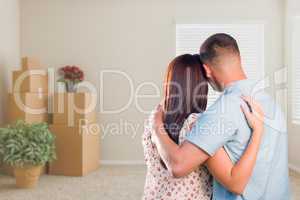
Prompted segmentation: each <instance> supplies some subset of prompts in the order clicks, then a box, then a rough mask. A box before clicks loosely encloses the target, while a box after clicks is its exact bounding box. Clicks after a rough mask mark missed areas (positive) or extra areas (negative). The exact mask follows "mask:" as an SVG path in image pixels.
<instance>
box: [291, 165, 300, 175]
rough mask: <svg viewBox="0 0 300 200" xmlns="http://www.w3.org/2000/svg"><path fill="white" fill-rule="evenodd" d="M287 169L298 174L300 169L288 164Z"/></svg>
mask: <svg viewBox="0 0 300 200" xmlns="http://www.w3.org/2000/svg"><path fill="white" fill-rule="evenodd" d="M289 168H290V169H291V170H293V171H295V172H297V173H299V174H300V167H298V166H296V165H293V164H289Z"/></svg>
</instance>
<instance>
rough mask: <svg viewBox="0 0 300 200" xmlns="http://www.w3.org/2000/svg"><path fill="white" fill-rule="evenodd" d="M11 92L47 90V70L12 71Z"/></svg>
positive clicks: (44, 91) (45, 91) (43, 91)
mask: <svg viewBox="0 0 300 200" xmlns="http://www.w3.org/2000/svg"><path fill="white" fill-rule="evenodd" d="M12 80H13V92H42V93H47V92H48V71H47V70H41V69H39V70H27V71H13V78H12Z"/></svg>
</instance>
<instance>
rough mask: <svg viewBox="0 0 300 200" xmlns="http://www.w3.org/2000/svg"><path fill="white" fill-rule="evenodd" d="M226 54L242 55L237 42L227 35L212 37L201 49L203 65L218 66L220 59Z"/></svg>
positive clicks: (219, 34) (220, 34)
mask: <svg viewBox="0 0 300 200" xmlns="http://www.w3.org/2000/svg"><path fill="white" fill-rule="evenodd" d="M225 54H236V55H238V56H239V55H240V50H239V47H238V44H237V42H236V40H235V39H234V38H233V37H232V36H230V35H228V34H225V33H217V34H214V35H212V36H210V37H209V38H208V39H206V40H205V42H204V43H203V44H202V46H201V48H200V58H201V61H202V62H203V63H210V64H218V61H219V60H218V58H220V57H221V56H222V55H225Z"/></svg>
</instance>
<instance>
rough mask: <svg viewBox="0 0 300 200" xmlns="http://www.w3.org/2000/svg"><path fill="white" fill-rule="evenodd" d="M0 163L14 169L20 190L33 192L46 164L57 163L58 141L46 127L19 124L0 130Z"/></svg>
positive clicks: (44, 125)
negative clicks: (55, 160)
mask: <svg viewBox="0 0 300 200" xmlns="http://www.w3.org/2000/svg"><path fill="white" fill-rule="evenodd" d="M0 159H1V160H2V162H3V163H5V164H7V165H9V166H12V167H13V168H14V174H15V178H16V186H17V187H18V188H34V187H35V186H36V185H37V182H38V179H39V176H40V174H41V170H42V169H43V167H44V166H45V164H46V163H47V162H51V161H52V160H54V159H56V153H55V137H54V135H53V134H52V133H51V132H50V131H49V129H48V125H47V124H46V123H37V124H27V123H25V122H23V121H18V122H16V124H14V125H12V126H8V127H7V128H1V129H0Z"/></svg>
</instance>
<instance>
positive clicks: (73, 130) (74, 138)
mask: <svg viewBox="0 0 300 200" xmlns="http://www.w3.org/2000/svg"><path fill="white" fill-rule="evenodd" d="M50 131H51V132H52V133H53V134H54V135H55V136H56V140H55V144H56V154H57V160H55V161H53V162H52V163H50V165H49V174H53V175H64V176H84V175H86V174H87V173H89V172H92V171H95V170H96V169H98V168H99V161H100V128H99V126H98V125H97V124H89V125H87V126H76V127H66V126H64V125H51V126H50Z"/></svg>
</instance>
